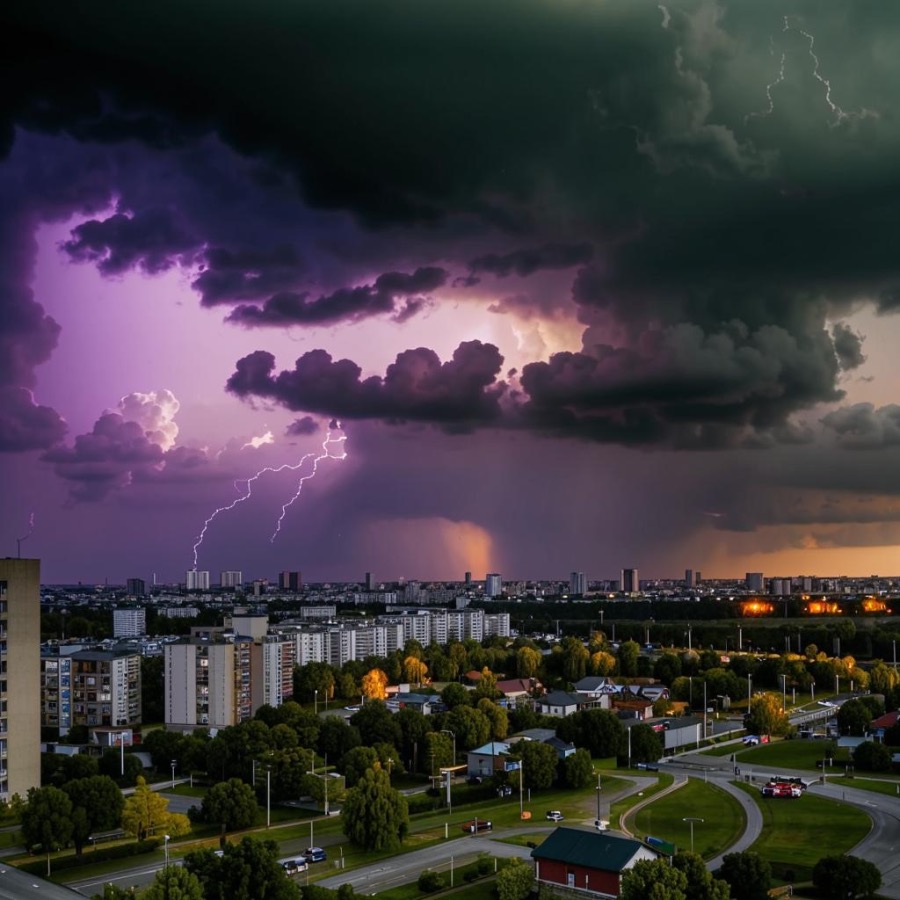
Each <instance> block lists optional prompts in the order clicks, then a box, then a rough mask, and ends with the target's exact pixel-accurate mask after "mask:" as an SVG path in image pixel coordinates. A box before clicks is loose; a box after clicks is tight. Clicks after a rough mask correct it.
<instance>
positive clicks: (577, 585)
mask: <svg viewBox="0 0 900 900" xmlns="http://www.w3.org/2000/svg"><path fill="white" fill-rule="evenodd" d="M569 593H570V594H586V593H587V578H585V575H584V572H573V573H572V574H571V575H570V576H569Z"/></svg>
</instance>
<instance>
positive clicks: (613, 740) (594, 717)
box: [556, 709, 625, 759]
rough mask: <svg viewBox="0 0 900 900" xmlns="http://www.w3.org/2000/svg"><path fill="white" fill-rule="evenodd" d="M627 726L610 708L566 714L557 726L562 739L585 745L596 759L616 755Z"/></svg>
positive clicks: (557, 733) (577, 744) (557, 731)
mask: <svg viewBox="0 0 900 900" xmlns="http://www.w3.org/2000/svg"><path fill="white" fill-rule="evenodd" d="M624 734H625V727H624V726H623V725H622V722H621V721H620V720H619V718H618V716H616V714H615V713H613V712H610V711H609V710H608V709H586V710H581V711H580V712H577V713H572V715H571V716H566V717H565V718H564V719H563V720H562V721H561V722H560V723H559V725H557V727H556V735H557V737H559V738H562V740H564V741H567V742H569V743H572V744H574V745H575V746H576V747H584V749H585V750H587V751H588V753H590V754H591V756H592V757H594V758H596V759H608V758H609V757H611V756H616V755H617V754H618V752H619V747H620V744H621V741H622V738H623V736H624Z"/></svg>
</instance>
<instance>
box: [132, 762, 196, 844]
mask: <svg viewBox="0 0 900 900" xmlns="http://www.w3.org/2000/svg"><path fill="white" fill-rule="evenodd" d="M185 822H187V817H186V816H181V815H177V814H174V815H173V814H172V813H170V812H169V801H168V800H166V798H165V797H161V796H160V795H159V794H157V793H156V792H155V791H151V790H150V788H149V787H148V786H147V782H146V781H145V780H144V779H143V778H138V780H137V785H135V788H134V793H133V794H132V795H131V796H130V797H128V798H127V799H126V800H125V806H124V808H123V809H122V827H123V828H124V829H125V830H126V831H127V832H128V833H129V834H133V835H134V836H135V837H136V838H137V839H138V840H139V841H141V840H143V839H144V838H145V837H147V836H148V835H151V834H154V833H156V832H159V833H160V834H171V835H173V836H175V835H178V834H183V833H184V830H185ZM187 828H188V829H189V828H190V823H189V822H188V823H187Z"/></svg>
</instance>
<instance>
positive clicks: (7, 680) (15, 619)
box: [0, 559, 41, 800]
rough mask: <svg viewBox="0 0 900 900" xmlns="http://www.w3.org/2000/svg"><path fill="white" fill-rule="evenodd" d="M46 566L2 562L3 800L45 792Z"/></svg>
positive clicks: (0, 788)
mask: <svg viewBox="0 0 900 900" xmlns="http://www.w3.org/2000/svg"><path fill="white" fill-rule="evenodd" d="M40 586H41V565H40V561H39V560H36V559H0V799H3V800H9V799H10V798H11V797H12V796H13V795H14V794H18V795H19V796H20V797H22V798H24V797H25V795H26V794H27V793H28V790H29V789H30V788H33V787H40V786H41V753H40V741H41V719H40V710H41V689H40V679H41V662H40V645H41V589H40Z"/></svg>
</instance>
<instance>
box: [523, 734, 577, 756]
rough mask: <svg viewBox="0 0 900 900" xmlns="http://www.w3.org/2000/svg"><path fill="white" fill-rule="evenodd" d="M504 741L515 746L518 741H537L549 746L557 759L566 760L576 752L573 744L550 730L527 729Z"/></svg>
mask: <svg viewBox="0 0 900 900" xmlns="http://www.w3.org/2000/svg"><path fill="white" fill-rule="evenodd" d="M506 740H507V743H508V744H510V745H513V744H517V743H518V742H519V741H537V742H538V743H541V744H549V745H550V746H551V747H552V748H553V749H554V750H555V751H556V756H557V758H558V759H566V757H569V756H571V755H572V754H573V753H574V752H575V750H576V747H575V745H574V744H572V743H570V742H567V741H564V740H562V739H561V738H558V737H557V736H556V732H555V731H554V730H553V729H552V728H528V729H527V730H525V731H520V732H519V733H518V734H513V735H510V736H509V737H508V738H507V739H506Z"/></svg>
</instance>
